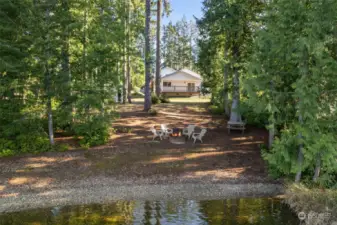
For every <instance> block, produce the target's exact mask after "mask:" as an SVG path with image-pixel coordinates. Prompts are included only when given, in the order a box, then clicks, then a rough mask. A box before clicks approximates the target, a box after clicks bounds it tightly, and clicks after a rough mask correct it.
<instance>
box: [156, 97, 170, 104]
mask: <svg viewBox="0 0 337 225" xmlns="http://www.w3.org/2000/svg"><path fill="white" fill-rule="evenodd" d="M159 99H160V102H161V103H170V102H171V101H170V99H169V98H168V97H167V96H165V95H160V96H159Z"/></svg>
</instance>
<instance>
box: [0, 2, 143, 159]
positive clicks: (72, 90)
mask: <svg viewBox="0 0 337 225" xmlns="http://www.w3.org/2000/svg"><path fill="white" fill-rule="evenodd" d="M127 3H128V5H127ZM143 10H144V3H143V2H141V1H128V2H126V1H124V0H116V1H106V0H97V1H91V2H90V4H89V2H88V1H80V2H78V1H75V0H67V1H63V0H62V1H47V0H39V1H33V0H27V1H19V0H0V14H1V15H2V17H1V18H2V19H1V20H0V78H1V79H0V139H1V140H2V144H1V149H0V151H1V152H2V153H1V154H2V155H10V154H19V153H20V152H25V153H27V152H32V153H36V152H43V151H49V150H51V149H54V150H57V146H53V147H51V145H53V133H54V131H55V130H57V131H60V132H62V133H63V134H64V133H68V134H69V135H71V133H72V132H73V131H74V130H75V128H76V130H77V133H81V134H84V133H85V131H84V130H81V129H79V124H81V126H83V127H85V123H88V124H87V127H88V129H93V128H92V127H93V121H92V119H88V118H86V117H87V116H88V117H95V118H96V117H100V116H102V117H105V115H111V114H112V113H113V112H114V110H115V109H114V92H118V91H119V92H121V89H122V88H121V87H122V86H123V85H125V84H124V83H123V81H124V75H125V67H126V65H125V59H126V58H129V59H130V65H129V67H130V73H131V79H130V80H132V83H133V84H134V85H136V86H137V85H138V86H141V85H143V80H144V65H143V56H142V54H143V53H142V50H141V49H142V47H141V45H142V34H143V31H144V15H143V14H142V13H139V12H141V11H143ZM122 71H123V72H122ZM48 115H49V116H48ZM104 121H105V122H106V124H105V125H104V124H103V123H104V122H99V126H100V127H102V128H103V130H102V131H99V130H97V129H98V128H97V129H96V131H90V132H91V133H92V134H85V135H83V136H85V138H84V139H85V140H84V141H83V142H84V143H85V144H88V143H89V144H88V145H93V144H98V143H103V142H105V140H106V136H107V135H106V133H107V132H106V131H107V128H106V127H107V126H109V120H104ZM48 124H49V126H48ZM79 130H81V132H79ZM90 132H89V133H90ZM100 132H101V133H100ZM48 139H49V142H47V140H48ZM12 143H14V145H13V144H12ZM48 143H49V144H48ZM55 145H57V143H56V144H55Z"/></svg>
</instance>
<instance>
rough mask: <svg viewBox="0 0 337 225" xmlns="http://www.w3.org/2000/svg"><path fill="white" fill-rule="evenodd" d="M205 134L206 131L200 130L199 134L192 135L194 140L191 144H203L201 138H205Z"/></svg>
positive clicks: (204, 129)
mask: <svg viewBox="0 0 337 225" xmlns="http://www.w3.org/2000/svg"><path fill="white" fill-rule="evenodd" d="M206 132H207V129H206V128H203V129H201V132H200V133H193V135H192V138H193V139H194V142H193V143H195V142H196V141H197V140H199V141H200V142H201V143H203V142H202V138H203V137H204V136H205V134H206Z"/></svg>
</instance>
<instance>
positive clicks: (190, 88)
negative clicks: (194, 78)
mask: <svg viewBox="0 0 337 225" xmlns="http://www.w3.org/2000/svg"><path fill="white" fill-rule="evenodd" d="M187 91H188V92H195V83H188V84H187Z"/></svg>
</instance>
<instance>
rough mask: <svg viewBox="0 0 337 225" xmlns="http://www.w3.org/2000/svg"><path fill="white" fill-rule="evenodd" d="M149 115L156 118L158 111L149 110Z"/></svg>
mask: <svg viewBox="0 0 337 225" xmlns="http://www.w3.org/2000/svg"><path fill="white" fill-rule="evenodd" d="M148 114H149V115H150V116H156V115H157V111H156V110H155V109H149V111H148Z"/></svg>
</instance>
